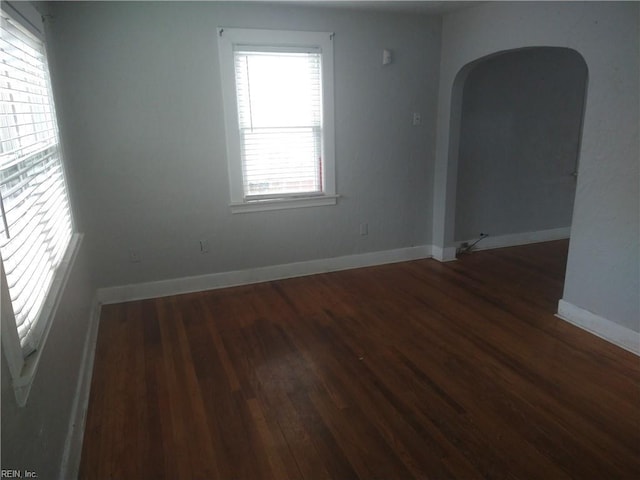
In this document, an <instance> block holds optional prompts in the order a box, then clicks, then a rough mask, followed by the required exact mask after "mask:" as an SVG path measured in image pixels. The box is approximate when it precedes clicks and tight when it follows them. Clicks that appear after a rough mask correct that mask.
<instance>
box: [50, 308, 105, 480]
mask: <svg viewBox="0 0 640 480" xmlns="http://www.w3.org/2000/svg"><path fill="white" fill-rule="evenodd" d="M99 320H100V303H99V302H98V298H97V296H96V297H95V298H94V300H93V302H92V303H91V314H90V316H89V327H88V328H87V336H86V338H85V341H84V348H83V350H82V363H81V364H80V372H79V374H78V383H77V386H76V393H75V396H74V399H73V404H72V406H71V416H70V419H69V428H68V433H67V438H66V440H65V444H64V450H63V452H62V464H61V466H60V480H66V479H68V478H78V473H79V470H80V458H81V455H82V441H83V440H84V427H85V421H86V419H87V407H88V405H89V394H90V393H91V378H92V376H93V362H94V359H95V352H96V341H97V339H98V324H99Z"/></svg>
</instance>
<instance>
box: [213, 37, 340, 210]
mask: <svg viewBox="0 0 640 480" xmlns="http://www.w3.org/2000/svg"><path fill="white" fill-rule="evenodd" d="M333 36H334V35H333V33H328V32H300V31H292V30H260V29H243V28H226V27H219V28H218V53H219V59H220V75H221V81H222V95H223V106H224V119H225V127H226V140H227V163H228V167H229V189H230V197H231V203H230V207H231V212H232V213H244V212H256V211H264V210H281V209H286V208H298V207H316V206H322V205H335V204H336V203H337V198H338V195H337V194H336V174H335V171H336V169H335V126H334V125H335V120H334V93H333V88H334V87H333ZM235 45H251V46H264V47H278V48H284V49H285V50H286V48H288V47H289V48H292V49H300V48H314V49H319V51H320V52H321V55H322V60H321V61H322V117H323V126H322V132H323V139H322V174H323V178H322V184H323V188H322V193H321V194H313V195H311V194H307V195H304V194H303V195H300V196H290V195H288V196H282V197H281V198H268V199H260V200H257V199H255V200H254V199H250V200H248V199H246V198H245V193H244V186H243V178H242V159H241V147H240V129H239V122H238V107H237V100H236V83H235V68H234V46H235Z"/></svg>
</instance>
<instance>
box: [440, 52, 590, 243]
mask: <svg viewBox="0 0 640 480" xmlns="http://www.w3.org/2000/svg"><path fill="white" fill-rule="evenodd" d="M586 88H587V66H586V63H585V61H584V59H583V58H582V56H581V55H580V54H579V53H578V52H576V51H575V50H572V49H569V48H560V47H531V48H522V49H517V50H510V51H506V52H500V53H497V54H495V55H491V56H488V57H484V58H482V59H479V60H477V61H475V62H473V63H471V64H468V65H467V66H465V67H464V68H463V69H462V70H461V71H460V72H459V73H458V75H457V76H456V79H455V82H454V86H453V91H452V106H451V129H450V144H449V145H450V148H449V156H450V157H449V164H450V167H451V166H452V165H453V166H454V167H456V168H455V169H454V170H452V171H457V174H456V189H455V192H456V195H455V208H454V210H453V211H454V212H455V214H454V216H453V218H450V221H453V222H454V228H453V230H454V241H455V243H456V245H460V244H461V243H462V242H470V241H473V240H475V239H477V238H479V237H480V234H481V233H487V234H489V237H488V238H487V239H486V240H483V241H482V243H481V244H480V245H478V246H487V247H492V246H493V247H497V246H507V245H509V244H519V243H529V242H531V241H544V240H550V239H553V238H562V237H568V234H569V229H570V224H571V216H572V211H573V202H574V198H575V186H576V181H575V179H576V177H575V175H576V174H577V171H578V160H579V152H580V143H581V130H582V118H583V113H584V103H585V94H586Z"/></svg>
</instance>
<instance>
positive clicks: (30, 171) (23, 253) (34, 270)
mask: <svg viewBox="0 0 640 480" xmlns="http://www.w3.org/2000/svg"><path fill="white" fill-rule="evenodd" d="M0 99H1V106H0V207H1V212H0V213H1V216H2V221H1V222H0V253H1V254H2V261H3V264H4V269H5V273H6V279H7V284H8V287H9V295H10V297H11V305H12V307H13V312H14V316H15V322H16V326H17V329H18V336H19V339H20V345H21V347H22V350H23V354H24V355H25V356H26V355H28V354H29V353H31V352H32V351H34V350H35V349H36V348H37V347H38V341H39V336H40V335H41V334H42V329H43V326H42V325H41V323H42V322H40V324H39V322H38V318H39V314H40V312H41V311H42V308H43V305H44V304H45V301H46V299H47V295H48V293H49V290H50V288H51V285H52V282H53V280H54V277H55V274H56V270H57V269H58V267H59V265H60V263H61V261H62V259H63V256H64V254H65V252H66V250H67V247H68V245H69V242H70V240H71V236H72V221H71V213H70V209H69V201H68V198H67V189H66V184H65V179H64V172H63V166H62V161H61V158H60V149H59V140H58V128H57V123H56V119H55V110H54V105H53V98H52V94H51V86H50V81H49V73H48V66H47V59H46V54H45V47H44V45H43V43H42V42H41V41H40V40H39V39H37V38H36V37H34V36H33V35H32V34H31V33H29V32H28V31H26V30H25V29H23V28H22V27H21V26H20V25H19V24H18V23H16V22H14V21H13V20H12V19H11V18H10V17H9V16H8V15H7V14H6V13H5V12H4V11H3V12H2V24H1V38H0Z"/></svg>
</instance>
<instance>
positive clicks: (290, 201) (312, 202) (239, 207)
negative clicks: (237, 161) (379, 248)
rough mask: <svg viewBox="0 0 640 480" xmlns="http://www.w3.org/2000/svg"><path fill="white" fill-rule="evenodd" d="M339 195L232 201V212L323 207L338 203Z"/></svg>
mask: <svg viewBox="0 0 640 480" xmlns="http://www.w3.org/2000/svg"><path fill="white" fill-rule="evenodd" d="M338 197H339V195H317V196H309V197H296V198H278V199H269V200H252V201H249V202H242V203H231V204H230V207H231V213H249V212H265V211H270V210H285V209H289V208H305V207H321V206H324V205H335V204H336V203H338Z"/></svg>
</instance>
